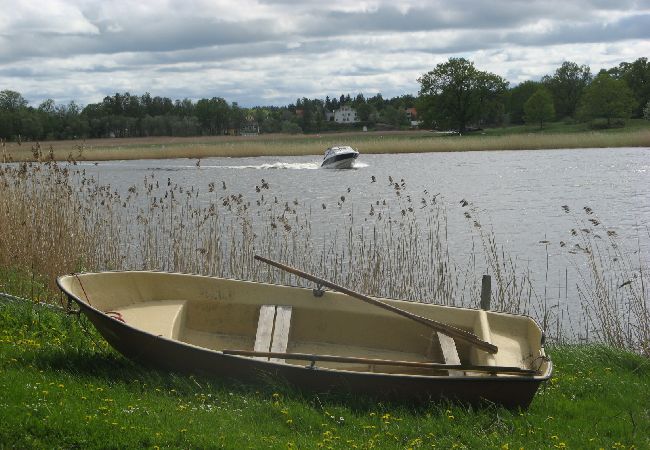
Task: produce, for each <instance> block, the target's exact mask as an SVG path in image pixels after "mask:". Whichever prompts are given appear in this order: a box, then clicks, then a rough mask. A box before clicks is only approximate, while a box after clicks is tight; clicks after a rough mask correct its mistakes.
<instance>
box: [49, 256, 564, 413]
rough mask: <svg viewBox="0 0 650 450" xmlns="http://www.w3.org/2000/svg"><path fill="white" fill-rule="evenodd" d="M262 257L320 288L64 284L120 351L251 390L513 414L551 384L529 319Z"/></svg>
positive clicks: (226, 282)
mask: <svg viewBox="0 0 650 450" xmlns="http://www.w3.org/2000/svg"><path fill="white" fill-rule="evenodd" d="M256 258H257V259H259V260H261V261H264V262H267V263H269V264H272V265H275V266H276V267H279V268H281V269H284V270H289V271H293V273H295V274H296V275H298V276H303V277H305V278H307V279H309V280H312V281H314V282H316V284H317V288H316V289H308V288H303V287H295V286H281V285H275V284H267V283H260V282H252V281H242V280H235V279H226V278H216V277H208V276H201V275H192V274H181V273H166V272H153V271H122V272H97V273H82V274H70V275H64V276H61V277H59V278H58V279H57V283H58V285H59V287H60V289H61V290H62V291H63V292H64V293H65V294H66V295H67V296H68V298H69V299H70V300H71V302H74V303H76V304H77V305H78V306H79V309H80V311H81V312H82V313H83V314H85V315H86V316H87V317H88V318H89V319H90V321H91V322H92V323H93V325H94V326H95V327H96V328H97V330H98V331H99V332H100V334H101V335H102V336H103V337H104V338H105V339H106V340H107V341H108V343H109V344H110V345H111V346H113V347H114V348H115V349H116V350H117V351H119V352H120V353H122V354H123V355H124V356H126V357H128V358H131V359H134V360H137V361H140V362H143V363H146V364H151V365H154V366H157V367H161V368H165V369H170V370H174V371H182V372H192V373H203V374H209V375H216V376H221V377H228V378H234V379H238V380H248V381H254V380H255V379H259V376H260V374H262V373H264V374H266V377H265V379H268V376H269V374H270V375H271V377H277V379H278V380H283V381H285V382H288V383H290V384H292V385H295V386H296V387H298V388H299V389H305V390H309V391H314V392H321V393H322V392H333V391H340V390H344V391H350V392H354V393H355V394H361V395H371V396H373V397H376V398H379V399H390V400H399V401H409V402H410V401H418V402H421V401H430V400H438V399H442V398H446V399H449V400H452V401H456V400H457V401H461V402H464V403H471V404H481V403H483V402H488V403H496V404H500V405H504V406H506V407H510V408H517V407H522V408H525V407H527V406H528V405H529V404H530V402H531V401H532V399H533V396H534V394H535V392H536V390H537V389H538V387H539V385H540V383H542V382H543V381H545V380H547V379H548V378H549V377H550V376H551V372H552V363H551V361H550V359H549V358H548V357H547V356H546V354H545V352H544V347H543V345H542V344H543V342H542V341H543V334H542V332H541V330H540V328H539V326H538V325H537V323H536V322H535V321H534V320H533V319H531V318H529V317H526V316H522V315H513V314H505V313H500V312H492V311H484V310H477V309H468V308H456V307H448V306H438V305H432V304H425V303H418V302H410V301H402V300H395V299H387V298H373V297H368V296H365V295H363V294H360V293H357V292H355V291H352V290H349V289H346V288H344V287H342V286H338V285H335V284H334V283H331V282H329V281H327V280H323V279H320V278H318V277H315V276H314V275H310V274H307V273H305V272H300V271H299V270H297V269H293V268H290V267H289V266H284V265H282V264H280V263H277V262H275V261H271V260H267V259H265V258H262V257H256ZM324 287H327V288H330V289H335V290H325V289H324Z"/></svg>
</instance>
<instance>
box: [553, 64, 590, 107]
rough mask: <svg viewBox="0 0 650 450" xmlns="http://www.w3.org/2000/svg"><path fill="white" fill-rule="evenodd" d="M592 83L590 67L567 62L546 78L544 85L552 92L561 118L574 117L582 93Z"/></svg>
mask: <svg viewBox="0 0 650 450" xmlns="http://www.w3.org/2000/svg"><path fill="white" fill-rule="evenodd" d="M590 81H591V69H589V66H579V65H578V64H576V63H574V62H570V61H565V62H563V63H562V65H561V66H560V67H559V68H558V69H557V70H556V71H555V74H553V76H548V75H547V76H545V77H543V78H542V83H544V85H545V86H546V87H547V88H548V90H549V91H551V95H552V96H553V102H554V104H555V112H556V113H557V116H558V117H560V118H564V117H574V116H575V113H576V110H577V109H578V102H579V101H580V96H581V95H582V91H583V90H584V89H585V88H586V87H587V86H588V85H589V82H590Z"/></svg>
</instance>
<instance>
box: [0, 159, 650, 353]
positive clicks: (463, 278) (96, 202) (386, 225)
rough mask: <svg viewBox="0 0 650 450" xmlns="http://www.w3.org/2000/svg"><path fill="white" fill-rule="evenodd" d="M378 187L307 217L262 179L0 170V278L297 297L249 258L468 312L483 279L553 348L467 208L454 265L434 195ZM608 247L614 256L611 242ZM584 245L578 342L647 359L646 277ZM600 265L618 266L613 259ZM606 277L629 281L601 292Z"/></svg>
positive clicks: (551, 327)
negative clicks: (124, 183) (213, 280)
mask: <svg viewBox="0 0 650 450" xmlns="http://www.w3.org/2000/svg"><path fill="white" fill-rule="evenodd" d="M197 170H198V169H197ZM377 182H385V183H388V184H389V185H390V186H391V194H390V195H389V196H388V197H386V198H379V199H377V200H375V201H374V202H372V203H371V204H369V205H355V204H354V203H353V202H352V201H351V200H350V199H348V198H346V194H347V193H345V192H342V193H341V196H340V198H339V199H338V200H337V201H336V202H334V203H330V204H323V205H319V206H316V207H315V206H314V205H309V204H304V203H301V202H300V201H299V199H296V198H291V199H286V198H282V197H281V196H280V195H279V194H278V193H276V192H274V190H273V186H271V185H269V183H268V182H267V181H265V180H264V179H260V180H259V181H258V182H256V186H255V189H254V192H255V193H254V194H252V195H247V196H245V195H243V194H242V193H238V192H235V191H232V190H230V189H229V188H228V187H227V186H226V184H225V182H223V181H221V182H219V181H214V182H211V183H209V184H208V185H207V186H191V187H189V188H187V187H183V186H179V185H177V184H175V183H174V182H172V180H171V179H170V178H164V177H160V175H156V173H153V172H152V173H151V174H148V175H147V176H145V177H144V179H142V180H140V181H138V182H136V183H134V184H133V185H132V186H129V187H128V188H126V189H123V191H120V190H119V189H117V188H116V187H113V186H111V185H106V184H100V183H99V182H98V181H97V180H96V179H94V178H93V177H91V176H88V175H87V174H86V172H85V170H83V169H81V168H80V166H77V165H75V163H74V162H72V163H64V164H60V163H57V162H47V163H21V164H9V165H4V166H0V192H1V195H0V229H1V230H2V239H0V267H3V268H11V269H19V270H23V271H28V272H29V273H30V274H32V276H33V277H38V278H39V279H42V280H45V281H46V282H47V283H48V284H49V286H50V291H51V292H52V291H55V286H54V280H55V278H56V277H57V276H59V275H61V274H64V273H70V272H77V271H95V270H124V269H148V270H164V271H175V272H186V273H200V274H205V275H214V276H223V277H232V278H238V279H247V280H257V281H263V282H272V283H282V284H293V285H299V286H310V285H309V284H308V283H307V282H305V281H304V280H302V279H298V278H296V277H295V276H293V275H290V274H287V273H285V272H281V271H278V270H276V269H273V268H270V267H269V266H266V265H264V264H261V263H259V262H258V261H256V260H255V259H254V255H255V254H262V255H264V256H267V257H270V258H272V259H276V260H279V261H282V262H284V263H286V264H289V265H292V266H295V267H297V268H300V269H302V270H304V271H307V272H312V273H314V274H316V275H319V276H322V277H324V278H327V279H330V280H332V281H334V282H336V283H339V284H342V285H345V286H353V287H354V288H355V289H357V290H359V291H361V292H363V293H366V294H368V295H373V296H378V297H392V298H402V299H407V300H412V301H420V302H432V303H437V304H445V305H455V306H469V307H477V306H478V304H479V296H480V276H481V273H482V272H485V271H487V272H488V273H490V274H491V275H492V277H493V285H492V297H493V308H494V309H496V310H501V311H508V312H515V313H525V314H530V315H533V316H534V317H535V318H537V319H538V321H540V322H541V323H542V325H543V327H544V329H545V331H546V334H547V336H548V337H550V338H551V339H554V340H556V341H559V340H561V339H562V338H563V330H562V326H561V323H560V322H561V321H560V320H559V319H558V314H559V308H556V309H553V308H551V307H549V306H548V305H547V294H546V292H544V294H543V295H541V293H538V292H536V290H535V288H534V286H533V285H532V282H531V276H530V273H529V271H528V268H527V267H526V266H523V267H522V266H520V265H519V264H518V262H517V261H516V260H513V259H512V258H511V257H509V255H508V253H507V251H506V250H505V249H504V248H503V247H502V246H500V245H499V244H498V242H497V241H496V239H495V236H494V233H493V232H491V231H490V230H489V226H487V225H485V224H483V225H482V224H481V217H480V215H479V214H478V212H477V211H478V210H477V209H476V208H473V207H472V206H471V205H469V207H468V208H467V211H466V217H467V219H468V228H469V230H468V236H469V237H470V238H471V239H472V241H473V242H474V243H475V244H474V246H473V250H472V252H471V254H470V255H469V256H468V259H467V261H458V260H456V259H455V258H453V257H452V255H451V252H450V249H449V246H448V241H447V232H448V231H447V211H446V209H445V206H444V204H443V203H442V202H440V199H439V198H438V196H437V195H432V194H430V193H428V192H427V191H424V192H417V191H414V190H411V188H410V186H409V185H408V183H407V182H406V181H405V180H395V179H392V178H390V177H389V179H388V180H377ZM251 192H253V189H251ZM314 208H319V209H320V208H323V209H327V212H328V217H330V218H331V219H332V220H333V221H336V220H338V222H336V226H334V227H332V228H331V230H332V231H331V232H327V234H326V235H324V236H323V235H316V234H315V231H314V230H313V229H312V223H313V222H314V221H315V220H319V217H322V216H318V215H317V213H316V211H315V210H314ZM588 236H594V234H593V233H592V234H589V235H588ZM577 237H578V236H576V238H577ZM608 237H609V238H610V239H611V241H610V245H612V246H613V245H614V244H615V240H614V236H608ZM583 238H584V236H583ZM597 244H599V243H598V242H594V243H591V244H589V243H588V242H583V243H581V244H580V245H581V246H582V248H591V250H590V253H586V254H587V255H591V256H590V258H591V259H590V260H589V262H590V264H589V265H587V266H584V265H580V268H581V269H583V271H582V272H580V273H581V280H582V284H581V290H580V293H581V296H580V299H581V301H582V302H583V305H584V306H583V309H584V310H585V311H586V312H587V314H586V319H585V320H587V322H588V324H589V328H588V330H591V335H590V336H589V337H590V338H593V339H594V340H597V341H603V342H606V343H608V344H612V345H616V346H619V347H623V348H628V349H633V350H635V351H637V352H639V351H640V352H647V345H648V335H649V334H650V321H649V320H648V318H649V317H650V314H649V313H648V299H647V289H646V288H645V283H646V282H647V269H645V271H641V272H635V271H634V270H632V269H633V267H635V266H633V265H630V263H629V262H628V265H627V266H620V267H618V266H617V267H616V270H615V271H614V272H612V271H611V270H610V268H609V267H607V266H605V265H603V264H602V261H603V260H602V259H598V258H599V257H600V255H603V254H604V253H603V252H599V248H600V247H597V246H596V245H597ZM589 245H591V247H589ZM614 248H616V247H614ZM621 251H622V250H621ZM607 255H609V256H612V257H618V258H619V259H617V260H615V261H618V262H619V264H620V261H622V260H623V259H622V256H623V255H622V254H620V255H619V254H618V253H617V254H614V253H612V254H611V255H610V254H607ZM611 273H616V274H619V275H620V276H630V277H634V276H635V274H636V277H635V278H633V279H631V280H632V281H630V283H626V280H623V281H612V280H610V279H608V278H607V277H610V276H611ZM623 274H627V275H623ZM2 276H4V273H0V277H2ZM607 280H609V281H607ZM0 284H3V280H1V279H0ZM21 294H23V295H27V294H28V293H25V292H22V293H21ZM623 294H625V296H624V297H622V295H623ZM35 295H36V296H37V297H40V296H42V295H43V293H42V292H40V291H39V292H37V293H35V294H33V295H32V298H34V296H35ZM34 299H38V298H34ZM611 320H613V321H614V322H613V323H612V322H611Z"/></svg>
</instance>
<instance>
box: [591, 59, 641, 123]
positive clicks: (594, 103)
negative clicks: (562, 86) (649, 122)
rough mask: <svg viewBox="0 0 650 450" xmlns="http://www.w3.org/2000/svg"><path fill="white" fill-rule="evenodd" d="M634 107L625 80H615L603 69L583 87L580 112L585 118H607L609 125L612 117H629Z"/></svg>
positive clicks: (634, 104) (632, 97)
mask: <svg viewBox="0 0 650 450" xmlns="http://www.w3.org/2000/svg"><path fill="white" fill-rule="evenodd" d="M635 107H636V102H635V101H634V96H633V94H632V91H631V90H630V88H629V87H628V86H627V84H626V83H625V81H623V80H616V79H614V78H612V76H611V75H610V74H609V73H607V72H606V71H604V70H603V71H601V72H600V73H599V74H598V75H597V76H596V78H594V81H592V82H591V84H590V85H589V86H588V87H587V88H586V89H585V92H584V95H583V98H582V101H581V105H580V113H581V115H582V116H583V117H585V118H587V119H595V118H604V119H607V126H608V127H609V126H611V120H612V119H613V118H623V119H626V118H628V117H630V115H631V114H632V111H633V110H634V108H635Z"/></svg>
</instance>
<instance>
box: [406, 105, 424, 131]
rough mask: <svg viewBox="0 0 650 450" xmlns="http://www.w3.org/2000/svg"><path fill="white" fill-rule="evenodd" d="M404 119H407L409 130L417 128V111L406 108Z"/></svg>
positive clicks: (418, 124)
mask: <svg viewBox="0 0 650 450" xmlns="http://www.w3.org/2000/svg"><path fill="white" fill-rule="evenodd" d="M404 112H405V114H406V117H408V120H409V124H410V125H411V128H419V126H420V121H419V120H418V111H417V109H415V108H406V109H405V110H404Z"/></svg>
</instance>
